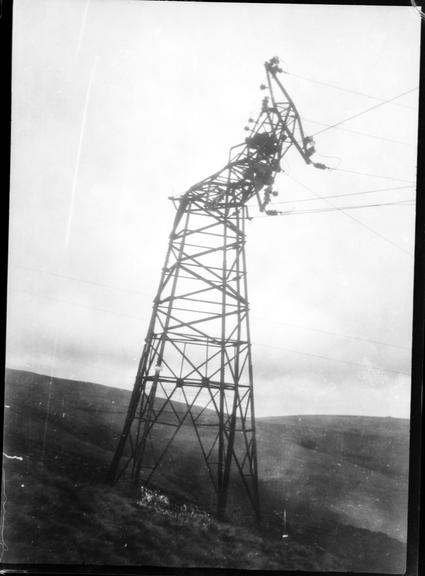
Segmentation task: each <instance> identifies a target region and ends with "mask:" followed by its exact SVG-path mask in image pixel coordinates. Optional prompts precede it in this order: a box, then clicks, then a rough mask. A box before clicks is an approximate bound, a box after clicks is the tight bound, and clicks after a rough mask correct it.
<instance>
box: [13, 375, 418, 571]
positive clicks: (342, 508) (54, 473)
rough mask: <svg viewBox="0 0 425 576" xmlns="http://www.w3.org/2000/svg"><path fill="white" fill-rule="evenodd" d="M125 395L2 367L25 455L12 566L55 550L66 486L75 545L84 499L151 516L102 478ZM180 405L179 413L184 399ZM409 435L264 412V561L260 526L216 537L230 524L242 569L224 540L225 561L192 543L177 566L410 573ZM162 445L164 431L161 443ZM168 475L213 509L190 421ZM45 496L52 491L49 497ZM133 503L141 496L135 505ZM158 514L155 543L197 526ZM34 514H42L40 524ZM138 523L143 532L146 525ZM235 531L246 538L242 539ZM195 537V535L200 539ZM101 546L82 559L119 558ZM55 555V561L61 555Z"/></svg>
mask: <svg viewBox="0 0 425 576" xmlns="http://www.w3.org/2000/svg"><path fill="white" fill-rule="evenodd" d="M129 399H130V392H129V391H125V390H119V389H116V388H111V387H107V386H102V385H99V384H93V383H87V382H76V381H69V380H64V379H59V378H53V379H50V378H49V377H48V376H44V375H39V374H34V373H31V372H24V371H19V370H7V371H6V395H5V404H6V408H5V440H4V452H5V453H6V454H7V455H18V456H19V457H22V458H24V460H23V461H19V460H4V466H5V474H6V487H7V488H8V489H7V493H8V496H7V498H8V501H7V507H6V518H5V538H6V542H7V541H8V530H9V534H10V536H9V542H10V543H9V551H8V552H7V553H6V554H5V557H4V561H6V562H8V561H10V562H17V561H19V560H17V559H16V558H17V557H18V556H19V554H21V555H22V554H24V555H25V557H26V558H28V560H27V561H36V562H41V561H43V560H40V558H46V555H47V557H48V547H47V548H46V546H47V544H45V545H40V541H38V543H36V542H37V539H36V540H34V535H37V534H39V533H40V530H41V532H43V534H44V533H48V534H49V536H48V538H47V536H46V542H47V540H49V539H50V540H49V542H51V541H52V538H53V541H54V540H55V538H54V537H53V536H52V529H51V528H49V524H48V522H47V518H50V519H52V518H53V520H51V521H52V522H53V523H55V522H56V523H57V522H59V520H60V519H59V517H58V515H59V516H60V515H61V513H60V510H61V507H62V504H59V503H58V501H57V500H56V499H55V497H54V494H59V493H61V498H60V500H61V501H62V500H63V499H64V494H63V492H65V493H67V494H69V496H68V497H67V498H68V500H69V502H68V504H69V505H71V503H72V501H73V498H75V501H76V502H77V503H79V504H78V505H77V508H76V510H78V511H79V514H80V517H79V518H74V519H73V521H72V522H71V524H72V526H74V528H73V529H72V530H71V531H70V530H68V532H69V533H70V536H69V537H70V538H71V540H72V538H73V537H74V536H76V535H78V539H79V540H80V539H81V540H82V539H83V537H84V538H86V539H88V541H89V542H90V537H89V535H88V534H87V533H86V532H85V531H87V530H95V527H93V526H91V525H90V521H89V522H88V523H87V522H86V520H87V519H86V520H84V519H83V515H84V514H86V515H87V514H88V512H84V509H85V508H84V506H87V505H88V504H87V502H88V500H90V498H92V500H93V502H95V501H96V502H98V504H99V498H100V499H102V498H103V499H104V500H105V503H106V502H109V503H110V501H111V500H113V499H114V498H116V499H117V501H116V502H115V501H114V502H115V504H116V505H118V501H119V506H120V507H121V508H122V507H123V506H124V507H126V509H127V512H128V514H129V517H132V518H133V516H134V519H136V518H137V519H138V520H137V522H139V523H140V522H141V523H142V524H143V518H144V517H145V516H146V514H145V512H146V511H143V510H142V511H141V510H140V509H138V508H137V509H136V508H134V506H135V504H134V503H135V496H134V495H132V493H131V491H130V492H125V490H126V488H125V487H124V486H116V487H112V488H111V487H109V486H105V485H104V484H103V483H102V482H103V478H104V476H105V472H106V469H107V466H108V464H109V462H110V460H111V457H112V454H113V450H114V448H115V446H116V441H117V438H118V436H119V434H120V432H121V429H122V425H123V420H124V418H125V414H126V410H127V406H128V402H129ZM176 407H177V409H178V405H177V403H176ZM47 413H48V417H47ZM408 439H409V422H408V421H407V420H401V419H393V418H373V417H361V416H320V415H313V416H287V417H275V418H259V419H258V420H257V444H258V454H259V475H260V490H261V499H262V509H263V516H264V518H265V527H264V529H263V535H262V536H261V535H259V536H258V535H257V536H255V538H259V540H255V542H256V545H258V547H259V549H258V550H257V552H256V554H257V556H255V558H254V557H252V558H251V557H250V556H249V551H250V550H251V548H252V546H253V544H252V542H251V544H248V543H247V541H250V538H254V536H253V535H252V534H253V533H252V532H250V530H252V529H250V528H248V526H247V527H246V528H242V527H241V528H236V527H234V528H230V527H229V525H220V524H219V523H215V524H214V528H213V532H214V530H215V531H218V532H219V533H221V532H222V531H226V530H227V531H228V532H229V531H230V532H231V533H232V534H233V536H232V538H236V540H237V541H238V542H239V543H240V546H241V552H240V559H239V564H237V565H236V566H235V565H234V564H231V563H230V564H229V562H230V561H228V560H225V557H226V554H227V552H226V551H225V550H224V548H226V546H227V544H226V546H224V548H223V550H222V549H221V548H220V546H218V548H217V550H221V552H217V554H218V556H219V557H217V558H215V560H214V562H215V564H208V561H207V560H206V559H207V556H205V557H204V556H203V552H202V550H203V545H201V544H199V543H198V544H199V546H200V549H198V553H199V554H198V555H199V557H201V558H203V560H199V559H198V560H192V564H191V563H190V558H189V560H188V555H189V557H190V554H189V551H188V550H186V548H187V546H186V548H185V550H186V552H185V555H183V557H182V556H179V549H181V548H182V546H183V544H182V542H180V545H179V546H177V548H176V549H175V550H174V552H173V554H174V560H173V561H172V562H171V565H185V564H184V562H189V564H188V565H198V564H199V565H203V566H206V565H211V566H218V565H223V566H227V567H229V566H232V567H242V568H244V567H256V568H265V567H267V566H269V567H270V562H269V560H270V558H273V562H274V564H273V568H271V569H303V568H300V566H301V565H302V564H303V560H302V558H304V559H306V558H307V559H309V560H308V562H310V564H309V567H308V568H304V569H310V570H312V569H321V570H324V569H328V570H337V569H338V570H357V571H359V570H369V568H370V567H372V568H373V570H371V571H375V572H379V571H380V572H397V571H398V572H402V571H403V563H404V558H405V545H404V544H403V542H404V541H405V538H406V512H407V480H408V445H409V444H408ZM161 441H162V438H161V437H160V435H159V436H158V442H161ZM164 472H166V473H165V474H164V480H163V482H162V484H161V485H160V486H158V487H159V488H161V489H162V490H164V491H165V492H166V493H168V494H169V495H170V497H174V498H175V499H177V500H176V502H177V501H178V502H187V503H188V505H189V504H190V503H191V504H197V505H198V506H201V507H204V508H205V509H206V510H208V508H209V507H210V505H211V498H210V491H209V485H208V481H206V473H205V470H203V467H202V466H201V465H200V460H199V448H198V446H197V444H196V439H195V438H194V435H193V430H192V428H191V426H184V427H183V430H182V433H181V434H180V435H179V436H177V437H176V444H175V448H174V450H173V452H172V455H171V456H170V457H169V458H168V460H167V461H166V462H165V463H164ZM11 479H13V480H11ZM81 487H82V488H81ZM80 489H82V490H83V492H84V494H85V497H84V498H83V500H84V502H80V500H79V497H78V494H79V490H80ZM46 490H47V492H48V494H49V495H50V496H51V502H50V500H49V503H47V504H46V503H45V504H44V505H43V506H38V505H37V502H38V500H39V499H40V498H41V497H42V494H40V493H39V492H41V493H43V492H45V491H46ZM123 490H124V492H122V491H123ZM74 492H76V493H74ZM234 492H235V493H236V494H237V496H233V498H232V500H231V502H230V508H231V509H232V507H233V509H235V510H236V509H238V508H240V507H241V505H242V500H239V496H238V491H237V490H235V491H234ZM239 492H241V491H239ZM90 494H91V496H90ZM114 495H115V496H114ZM44 496H45V497H46V498H47V495H46V494H44ZM50 496H49V497H50ZM120 498H121V499H122V501H121V500H120ZM68 500H67V499H66V498H65V501H68ZM129 502H132V503H133V504H132V505H131V506H130V508H128V506H129V504H128V503H129ZM83 504H84V506H83ZM108 505H109V504H108ZM283 507H285V508H286V511H287V519H288V531H289V533H290V538H288V539H287V540H285V541H284V542H285V543H284V544H283V543H282V541H281V539H280V532H281V514H282V511H283ZM89 508H90V506H89ZM22 510H24V511H25V514H24V515H23V513H22ZM42 511H43V513H42ZM154 512H155V514H153V512H152V511H151V514H150V515H149V514H148V516H146V518H145V521H147V518H148V517H149V518H150V521H151V524H152V518H153V516H155V518H156V522H157V524H158V525H156V524H155V526H153V525H151V531H152V538H153V537H154V534H156V532H160V533H161V534H162V533H163V532H164V531H165V532H167V531H168V532H169V533H171V532H173V530H177V528H176V526H177V527H178V529H179V530H181V529H182V525H181V523H182V522H183V524H184V526H185V528H184V530H183V532H184V531H185V530H189V529H188V526H187V522H186V521H183V520H182V517H181V515H180V516H179V518H180V520H179V521H178V522H177V521H176V522H177V524H176V525H175V526H174V525H173V522H171V520H170V516H169V514H168V513H167V514H168V516H167V514H165V516H164V513H162V512H161V511H158V510H157V511H154ZM104 513H106V512H102V514H104ZM67 514H69V510H68V511H67ZM152 514H153V516H152ZM71 517H72V513H71ZM96 517H97V516H96ZM230 517H232V515H230ZM31 518H34V521H33V524H31ZM235 518H236V516H235ZM8 519H9V520H8ZM97 520H98V521H99V522H101V524H102V530H101V531H104V529H105V522H106V524H108V522H111V519H109V520H105V518H104V517H103V516H102V518H101V519H99V518H98V519H97ZM134 521H135V522H136V520H134ZM8 522H9V524H8ZM81 522H83V525H84V527H82V526H81ZM120 522H121V523H122V518H121V520H120ZM137 522H136V524H137ZM170 522H171V524H170ZM179 522H180V524H179ZM68 524H69V523H68ZM86 524H87V525H86ZM121 525H122V524H121ZM8 526H9V528H8ZM137 526H138V527H137V530H139V529H142V528H143V526H139V525H137ZM173 526H174V528H173ZM211 526H212V525H210V528H211ZM83 528H84V529H83ZM210 528H208V529H206V532H205V534H204V536H202V538H204V540H205V542H204V545H205V546H210V547H211V545H215V544H214V542H215V543H216V542H217V538H216V537H215V540H214V537H213V534H212V533H210V532H209V530H210ZM135 529H136V528H135ZM117 531H119V526H116V527H115V526H112V525H111V526H110V533H108V534H109V536H108V535H105V534H104V537H105V538H106V539H108V538H110V539H112V540H111V541H113V540H114V539H115V538H118V532H117ZM170 531H171V532H170ZM238 531H239V532H238ZM53 532H54V530H53ZM80 532H81V534H80ZM168 532H167V533H168ZM236 532H237V533H238V536H235V533H236ZM90 533H91V532H90ZM102 533H103V532H102ZM14 534H15V536H14ZM18 534H21V536H20V537H18V536H17V535H18ZM22 535H25V536H24V537H23V536H22ZM73 535H74V536H73ZM14 538H17V540H16V541H14ZM128 538H129V539H130V536H129V537H128ZM188 538H189V535H188ZM190 538H192V539H193V535H191V536H190ZM232 538H231V539H232ZM209 539H210V540H209ZM256 545H255V546H256ZM269 545H270V546H271V548H270V549H267V550H268V551H267V554H266V553H265V552H264V549H263V548H264V546H266V548H267V546H269ZM49 546H50V547H51V546H52V544H49ZM87 546H89V545H87ZM87 546H86V547H85V548H87ZM111 546H112V544H111ZM197 546H198V545H197ZM197 546H194V549H195V548H197ZM255 546H254V548H255ZM262 546H263V548H262ZM95 547H96V552H94V551H90V550H86V552H85V553H84V554H85V556H84V558H85V559H87V558H89V561H90V562H96V556H95V553H97V554H98V560H97V561H98V562H100V563H106V564H108V563H109V564H111V563H113V562H111V558H112V559H113V558H114V556H113V553H112V551H111V550H109V552H108V551H105V550H103V549H99V547H98V546H95ZM283 547H284V548H283ZM300 547H301V548H300ZM62 548H63V546H62ZM85 548H84V549H85ZM102 550H103V551H102ZM226 550H227V549H226ZM297 551H298V552H297ZM55 553H56V556H57V554H58V552H57V551H56V552H55ZM229 553H230V552H229ZM43 554H44V556H43ZM62 554H65V556H66V558H68V556H69V551H67V552H65V551H64V550H63V552H62ZM108 554H109V556H108ZM120 554H121V552H120ZM120 554H119V555H118V558H119V559H118V560H116V561H117V562H123V563H130V564H131V563H132V562H133V563H134V562H136V563H137V562H139V563H140V562H142V563H146V562H148V561H149V558H148V556H149V554H147V556H146V558H147V560H146V558H145V557H143V558H145V559H144V560H140V558H139V559H138V560H137V558H136V557H137V553H136V552H134V553H132V554H130V557H129V558H127V557H126V556H125V554H124V556H123V557H122V556H121V555H120ZM152 554H153V555H152V558H151V561H152V563H153V564H155V563H157V562H156V561H155V558H154V552H152ZM105 555H106V556H105ZM276 555H277V556H276ZM71 556H72V559H70V560H67V559H64V560H63V562H68V561H69V562H71V563H75V562H76V560H75V558H78V554H77V552H75V553H73V555H72V554H71ZM160 556H161V555H160ZM8 557H9V560H8ZM211 557H212V556H210V558H211ZM248 557H249V558H251V559H248ZM266 558H269V560H266ZM297 558H298V559H297ZM108 559H109V561H108ZM127 560H128V561H127ZM44 561H45V560H44ZM56 561H58V560H57V559H56ZM59 561H60V560H59ZM85 561H86V560H85ZM77 562H78V560H77ZM161 562H162V563H165V560H164V558H162V560H161V559H160V561H159V563H160V564H161ZM182 562H183V564H182ZM197 562H198V564H197ZM220 562H221V563H220ZM267 562H269V564H267ZM308 562H307V563H308ZM285 566H286V568H285ZM294 566H295V568H294ZM296 566H298V568H296ZM314 566H316V568H314ZM317 566H319V568H317ZM291 567H292V568H291ZM365 567H366V568H365Z"/></svg>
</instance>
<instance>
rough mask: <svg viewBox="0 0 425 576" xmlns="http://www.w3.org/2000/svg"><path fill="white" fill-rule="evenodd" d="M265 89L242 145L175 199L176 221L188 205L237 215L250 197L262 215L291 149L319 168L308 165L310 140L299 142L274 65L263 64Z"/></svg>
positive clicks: (297, 123) (295, 118)
mask: <svg viewBox="0 0 425 576" xmlns="http://www.w3.org/2000/svg"><path fill="white" fill-rule="evenodd" d="M265 70H266V78H267V84H262V85H261V88H262V89H263V90H264V91H265V92H266V95H265V96H264V98H263V101H262V107H261V110H260V112H259V114H258V116H257V118H256V119H255V120H254V119H252V118H250V119H249V124H250V125H249V126H247V127H246V128H245V129H246V130H247V132H248V136H247V137H246V138H245V141H244V142H242V143H240V144H237V145H236V146H233V147H232V148H231V149H230V154H229V160H228V163H227V164H226V165H225V166H224V168H222V169H221V170H219V171H218V172H216V173H214V174H212V175H211V176H209V177H208V178H205V179H204V180H202V181H200V182H198V183H197V184H195V185H193V186H191V187H190V188H189V190H187V192H186V193H185V194H183V196H181V197H180V198H179V200H180V203H179V207H178V214H177V217H178V218H180V217H181V216H182V215H183V213H184V212H185V209H186V207H187V205H188V204H189V203H193V202H195V203H196V204H197V205H198V206H199V209H200V210H205V209H206V210H210V211H214V210H216V209H220V208H223V207H224V205H226V206H228V207H229V208H232V207H233V208H234V209H238V208H240V207H241V206H243V205H244V204H246V203H247V202H248V201H249V200H250V199H251V198H252V197H254V196H256V197H257V200H258V204H259V207H260V210H261V211H263V210H264V209H265V207H266V206H267V204H268V203H269V202H270V198H271V196H272V195H273V193H274V192H273V184H274V181H275V178H276V175H277V174H278V173H279V172H281V171H282V168H281V165H280V164H281V161H282V159H283V157H284V156H285V155H286V154H287V152H288V151H289V149H290V148H291V147H292V146H294V147H295V148H296V150H297V151H298V152H299V154H300V155H301V157H302V158H303V159H304V161H305V162H306V163H307V164H311V165H313V166H315V167H316V168H325V166H324V165H323V164H318V163H314V162H312V160H311V156H312V154H313V153H314V152H315V148H314V141H313V138H312V137H309V136H305V134H304V130H303V126H302V123H301V118H300V115H299V113H298V110H297V108H296V107H295V104H294V102H293V101H292V99H291V97H290V96H289V94H288V92H287V91H286V90H285V88H284V87H283V85H282V83H281V81H280V80H279V77H278V74H279V73H280V72H282V70H281V69H280V67H279V65H278V59H277V58H272V59H271V60H269V61H267V62H266V63H265Z"/></svg>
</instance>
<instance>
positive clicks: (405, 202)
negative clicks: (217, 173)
mask: <svg viewBox="0 0 425 576" xmlns="http://www.w3.org/2000/svg"><path fill="white" fill-rule="evenodd" d="M322 198H323V199H324V198H326V196H323V197H322ZM413 202H415V199H414V198H410V199H408V200H396V201H394V202H379V203H377V204H357V205H353V206H334V207H332V208H307V209H305V210H292V211H289V212H282V213H280V214H276V216H296V215H297V214H319V213H320V214H322V213H324V212H336V211H338V210H356V209H358V208H377V207H380V206H413V205H414V204H412V203H413ZM271 206H274V204H271ZM254 218H267V215H264V216H254Z"/></svg>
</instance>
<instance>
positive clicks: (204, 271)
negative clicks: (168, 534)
mask: <svg viewBox="0 0 425 576" xmlns="http://www.w3.org/2000/svg"><path fill="white" fill-rule="evenodd" d="M265 69H266V76H267V85H262V86H261V88H262V89H264V90H267V91H268V95H267V96H266V97H265V98H264V99H263V102H262V108H261V111H260V113H259V115H258V117H257V119H256V120H252V119H250V127H247V128H246V129H247V130H248V131H249V134H248V137H247V138H246V139H245V142H243V143H241V144H239V145H237V146H234V147H233V148H231V150H230V154H229V161H228V163H227V165H226V166H225V167H224V168H223V169H222V170H220V171H219V172H216V173H215V174H213V175H212V176H210V177H208V178H206V179H205V180H202V181H201V182H199V183H198V184H195V185H194V186H192V187H191V188H190V189H189V190H188V191H187V192H186V193H185V194H183V195H182V196H181V197H179V198H174V199H173V200H174V202H175V205H176V207H177V213H176V216H175V220H174V224H173V227H172V231H171V234H170V239H169V245H168V251H167V255H166V259H165V264H164V267H163V269H162V274H161V279H160V283H159V287H158V291H157V294H156V297H155V299H154V304H153V311H152V317H151V321H150V324H149V328H148V332H147V336H146V339H145V345H144V349H143V353H142V356H141V359H140V363H139V367H138V371H137V375H136V379H135V384H134V389H133V393H132V396H131V400H130V405H129V408H128V413H127V417H126V420H125V423H124V428H123V431H122V434H121V436H120V439H119V442H118V446H117V449H116V452H115V455H114V458H113V460H112V463H111V466H110V469H109V474H108V478H109V480H110V481H112V482H115V481H117V480H118V479H119V478H120V477H121V475H122V474H123V473H124V472H126V471H127V472H131V475H132V476H133V478H134V479H135V481H136V482H139V481H140V482H143V484H145V485H155V477H156V476H158V475H159V474H160V473H161V474H162V475H163V474H164V468H165V467H167V466H168V467H169V464H167V461H166V457H167V454H168V455H169V453H170V448H171V447H172V446H173V442H174V441H175V438H176V437H177V435H178V434H179V433H181V432H182V430H184V429H186V430H187V425H191V426H192V427H193V436H194V437H196V440H197V443H198V444H199V448H200V453H201V454H202V458H203V463H204V465H205V468H206V470H207V471H208V475H209V478H210V481H211V486H212V488H213V490H214V492H215V495H216V496H215V501H216V511H217V515H218V516H219V517H223V516H224V514H225V510H226V503H227V499H228V493H229V484H230V478H231V475H232V474H233V473H234V475H235V476H236V477H237V478H238V479H239V481H240V482H241V485H242V486H243V489H244V491H245V494H246V496H247V499H248V501H249V503H250V505H251V507H252V510H253V512H254V514H255V516H256V518H257V520H259V516H260V506H259V494H258V473H257V447H256V436H255V415H254V395H253V394H254V391H253V367H252V358H251V339H250V327H249V315H248V310H249V306H248V293H247V274H246V259H245V222H246V220H247V218H248V208H247V202H248V201H249V200H250V199H251V198H253V197H254V196H255V197H257V199H258V203H259V206H260V210H261V211H265V212H266V213H267V214H270V215H274V214H276V213H277V212H276V211H275V210H268V209H266V206H267V204H268V203H269V202H270V200H271V196H272V195H274V194H276V193H275V192H274V191H273V189H272V186H273V182H274V178H275V176H276V174H277V173H278V172H280V171H281V169H280V160H281V159H282V158H283V156H284V155H285V154H286V153H287V152H288V150H289V148H290V147H291V146H292V145H294V146H295V148H296V149H297V150H298V152H299V153H300V154H301V155H302V157H303V158H304V160H305V161H306V163H308V164H312V165H313V166H316V167H317V168H325V166H324V165H322V164H317V163H313V162H312V161H311V155H312V154H313V152H314V143H313V140H312V138H309V137H305V136H304V132H303V128H302V125H301V120H300V117H299V114H298V112H297V110H296V108H295V105H294V103H293V102H292V100H291V98H290V97H289V95H288V94H287V92H286V90H285V89H284V88H283V86H282V84H281V82H280V80H279V79H278V77H277V75H278V74H279V73H280V72H281V69H280V68H279V65H278V59H277V58H272V59H271V60H270V61H268V62H266V63H265ZM276 88H278V89H279V94H280V100H279V101H277V100H276V98H275V95H274V89H276ZM232 468H233V471H232Z"/></svg>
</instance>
